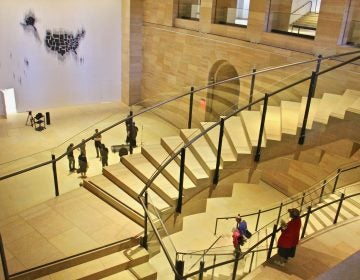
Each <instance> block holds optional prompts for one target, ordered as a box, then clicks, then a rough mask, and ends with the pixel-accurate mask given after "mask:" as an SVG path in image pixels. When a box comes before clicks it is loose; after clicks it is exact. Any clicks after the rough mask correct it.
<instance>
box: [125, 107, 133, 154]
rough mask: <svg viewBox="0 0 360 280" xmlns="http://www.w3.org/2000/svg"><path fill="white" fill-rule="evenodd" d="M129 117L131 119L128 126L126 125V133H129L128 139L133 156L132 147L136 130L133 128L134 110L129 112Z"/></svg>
mask: <svg viewBox="0 0 360 280" xmlns="http://www.w3.org/2000/svg"><path fill="white" fill-rule="evenodd" d="M129 117H130V119H129V121H128V124H126V133H127V136H126V137H127V139H128V140H129V153H130V154H131V155H132V153H133V146H132V143H133V141H132V136H133V133H132V131H133V129H134V127H133V126H134V125H133V111H132V110H130V112H129ZM128 125H129V127H127V126H128Z"/></svg>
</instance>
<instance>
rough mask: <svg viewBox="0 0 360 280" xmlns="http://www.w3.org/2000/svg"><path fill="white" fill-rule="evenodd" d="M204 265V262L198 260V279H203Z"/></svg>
mask: <svg viewBox="0 0 360 280" xmlns="http://www.w3.org/2000/svg"><path fill="white" fill-rule="evenodd" d="M204 267H205V262H204V261H201V262H200V268H199V272H200V273H199V280H202V279H203V275H204Z"/></svg>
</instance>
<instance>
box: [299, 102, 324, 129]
mask: <svg viewBox="0 0 360 280" xmlns="http://www.w3.org/2000/svg"><path fill="white" fill-rule="evenodd" d="M320 102H321V99H320V98H312V99H311V103H310V109H309V115H308V119H307V123H306V128H307V129H312V125H313V122H314V117H315V114H316V112H317V111H318V109H319V106H320ZM306 103H307V97H302V98H301V105H300V112H299V120H298V127H302V125H303V120H304V114H305V109H306Z"/></svg>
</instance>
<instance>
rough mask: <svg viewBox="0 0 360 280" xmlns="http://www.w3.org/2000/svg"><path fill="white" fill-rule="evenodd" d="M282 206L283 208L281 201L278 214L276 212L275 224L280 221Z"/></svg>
mask: <svg viewBox="0 0 360 280" xmlns="http://www.w3.org/2000/svg"><path fill="white" fill-rule="evenodd" d="M282 208H283V203H282V202H281V203H280V207H279V214H278V217H277V220H276V224H279V222H280V217H281V211H282Z"/></svg>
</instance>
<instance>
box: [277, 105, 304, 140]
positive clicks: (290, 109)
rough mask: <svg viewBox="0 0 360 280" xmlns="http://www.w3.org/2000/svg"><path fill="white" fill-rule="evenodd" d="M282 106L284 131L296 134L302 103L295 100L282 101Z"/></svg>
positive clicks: (282, 126)
mask: <svg viewBox="0 0 360 280" xmlns="http://www.w3.org/2000/svg"><path fill="white" fill-rule="evenodd" d="M280 107H281V129H282V133H285V134H290V135H296V134H297V128H298V122H299V114H300V107H301V105H300V103H299V102H293V101H281V106H280Z"/></svg>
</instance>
